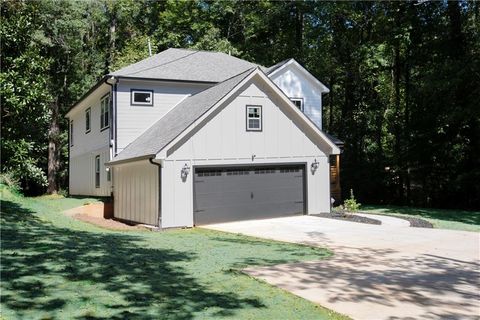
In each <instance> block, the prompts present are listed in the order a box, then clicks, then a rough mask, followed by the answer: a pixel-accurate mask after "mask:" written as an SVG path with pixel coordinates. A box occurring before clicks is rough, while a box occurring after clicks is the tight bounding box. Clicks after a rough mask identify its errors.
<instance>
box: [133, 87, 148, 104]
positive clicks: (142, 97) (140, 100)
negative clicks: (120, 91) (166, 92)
mask: <svg viewBox="0 0 480 320" xmlns="http://www.w3.org/2000/svg"><path fill="white" fill-rule="evenodd" d="M130 95H131V97H130V99H131V105H132V106H153V91H152V90H136V89H132V90H131V91H130Z"/></svg>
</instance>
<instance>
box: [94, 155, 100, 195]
mask: <svg viewBox="0 0 480 320" xmlns="http://www.w3.org/2000/svg"><path fill="white" fill-rule="evenodd" d="M95 188H100V155H97V156H95Z"/></svg>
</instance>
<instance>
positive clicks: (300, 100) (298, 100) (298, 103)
mask: <svg viewBox="0 0 480 320" xmlns="http://www.w3.org/2000/svg"><path fill="white" fill-rule="evenodd" d="M290 100H291V101H292V102H293V104H294V105H295V106H296V107H297V108H298V110H300V111H302V112H303V98H291V99H290Z"/></svg>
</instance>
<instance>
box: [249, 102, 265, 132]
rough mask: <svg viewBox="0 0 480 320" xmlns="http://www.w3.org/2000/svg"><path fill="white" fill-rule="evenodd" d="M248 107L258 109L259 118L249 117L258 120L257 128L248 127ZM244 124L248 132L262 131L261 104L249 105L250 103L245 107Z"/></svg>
mask: <svg viewBox="0 0 480 320" xmlns="http://www.w3.org/2000/svg"><path fill="white" fill-rule="evenodd" d="M250 108H258V109H259V110H260V112H259V115H260V117H259V118H251V119H252V120H254V119H255V120H257V119H258V120H259V126H260V127H259V128H250V125H249V121H248V120H250V118H249V116H248V109H250ZM245 126H246V130H247V131H248V132H262V131H263V108H262V106H261V105H251V104H248V105H247V106H246V108H245Z"/></svg>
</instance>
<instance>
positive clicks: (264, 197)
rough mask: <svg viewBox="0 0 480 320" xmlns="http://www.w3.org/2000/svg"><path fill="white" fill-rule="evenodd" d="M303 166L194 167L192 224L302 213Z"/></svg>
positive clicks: (303, 191)
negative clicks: (193, 215) (193, 216)
mask: <svg viewBox="0 0 480 320" xmlns="http://www.w3.org/2000/svg"><path fill="white" fill-rule="evenodd" d="M304 179H305V178H304V166H301V165H296V166H292V165H281V166H262V167H235V168H234V167H229V168H196V169H195V179H194V188H195V190H194V214H195V218H194V223H195V225H204V224H212V223H219V222H229V221H238V220H250V219H265V218H273V217H282V216H289V215H294V214H302V213H304V208H305V204H304V201H305V190H304Z"/></svg>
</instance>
